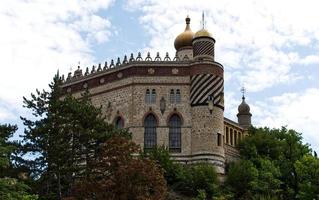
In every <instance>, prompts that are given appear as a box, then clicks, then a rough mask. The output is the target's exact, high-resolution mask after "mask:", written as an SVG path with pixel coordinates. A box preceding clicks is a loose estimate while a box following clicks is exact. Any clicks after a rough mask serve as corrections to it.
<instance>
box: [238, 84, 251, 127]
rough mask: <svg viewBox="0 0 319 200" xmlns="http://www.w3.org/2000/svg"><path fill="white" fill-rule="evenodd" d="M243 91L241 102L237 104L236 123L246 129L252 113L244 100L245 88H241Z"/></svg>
mask: <svg viewBox="0 0 319 200" xmlns="http://www.w3.org/2000/svg"><path fill="white" fill-rule="evenodd" d="M242 92H243V97H242V102H241V104H240V105H239V106H238V114H237V118H238V124H239V125H240V126H241V127H243V128H245V129H248V128H249V127H250V126H251V116H252V114H251V113H250V107H249V105H248V104H247V103H246V101H245V94H244V93H245V88H243V89H242Z"/></svg>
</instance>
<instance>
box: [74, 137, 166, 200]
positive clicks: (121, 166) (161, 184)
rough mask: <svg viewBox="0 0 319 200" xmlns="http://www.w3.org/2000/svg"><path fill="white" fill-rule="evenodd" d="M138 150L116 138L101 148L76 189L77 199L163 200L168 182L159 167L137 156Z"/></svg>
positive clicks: (126, 141) (134, 146)
mask: <svg viewBox="0 0 319 200" xmlns="http://www.w3.org/2000/svg"><path fill="white" fill-rule="evenodd" d="M138 152H139V147H138V146H137V145H136V144H135V143H133V142H132V141H130V140H128V139H127V138H124V137H121V136H118V135H114V136H112V138H110V139H109V140H107V141H106V143H105V144H103V145H101V147H100V152H99V154H98V155H97V157H95V158H92V160H90V162H89V163H88V167H89V168H90V169H91V170H88V171H87V172H86V175H85V176H84V177H82V178H81V179H80V180H79V181H78V182H77V184H76V185H75V186H74V188H73V195H74V197H75V198H76V199H97V200H104V199H109V200H113V199H114V200H127V199H131V200H135V199H136V200H153V199H154V200H163V199H165V196H166V181H165V179H164V177H163V172H162V170H161V169H160V168H159V167H158V166H157V164H156V163H155V162H154V161H152V160H150V159H148V158H145V157H140V156H136V154H137V153H138Z"/></svg>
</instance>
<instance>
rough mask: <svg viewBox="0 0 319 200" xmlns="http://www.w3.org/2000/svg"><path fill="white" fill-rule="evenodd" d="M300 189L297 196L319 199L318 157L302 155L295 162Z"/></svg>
mask: <svg viewBox="0 0 319 200" xmlns="http://www.w3.org/2000/svg"><path fill="white" fill-rule="evenodd" d="M295 167H296V172H297V174H298V179H299V185H300V189H299V191H298V198H300V199H305V200H306V199H317V200H318V199H319V159H318V158H315V157H313V156H310V155H306V156H304V157H303V158H302V159H301V160H298V161H297V162H296V163H295Z"/></svg>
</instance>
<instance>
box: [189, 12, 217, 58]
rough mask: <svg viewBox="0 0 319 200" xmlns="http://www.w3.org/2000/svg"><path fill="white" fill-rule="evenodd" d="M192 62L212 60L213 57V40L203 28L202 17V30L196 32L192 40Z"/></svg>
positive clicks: (203, 19)
mask: <svg viewBox="0 0 319 200" xmlns="http://www.w3.org/2000/svg"><path fill="white" fill-rule="evenodd" d="M193 56H194V60H212V61H214V57H215V39H214V38H213V36H212V34H211V33H209V32H208V31H207V29H206V28H205V16H204V12H203V15H202V29H200V30H199V31H197V32H196V33H195V35H194V38H193Z"/></svg>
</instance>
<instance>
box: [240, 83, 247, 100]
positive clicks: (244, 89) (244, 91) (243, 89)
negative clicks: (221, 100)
mask: <svg viewBox="0 0 319 200" xmlns="http://www.w3.org/2000/svg"><path fill="white" fill-rule="evenodd" d="M240 91H241V93H242V94H243V97H242V99H243V100H245V93H246V88H245V87H244V86H243V87H242V88H241V89H240Z"/></svg>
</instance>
